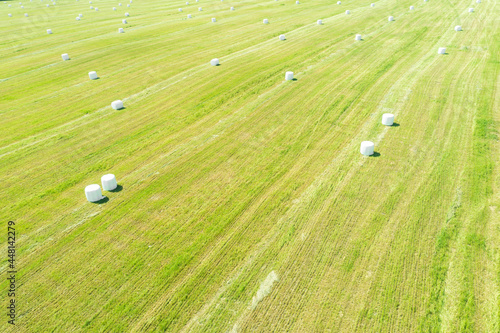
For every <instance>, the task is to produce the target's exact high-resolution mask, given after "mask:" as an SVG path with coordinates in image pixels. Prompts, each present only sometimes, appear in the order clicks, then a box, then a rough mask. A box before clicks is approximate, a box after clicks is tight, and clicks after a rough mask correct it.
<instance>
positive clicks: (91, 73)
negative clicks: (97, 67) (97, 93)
mask: <svg viewBox="0 0 500 333" xmlns="http://www.w3.org/2000/svg"><path fill="white" fill-rule="evenodd" d="M89 78H90V79H91V80H97V73H96V72H95V71H92V72H89Z"/></svg>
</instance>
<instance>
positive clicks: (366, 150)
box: [359, 141, 375, 156]
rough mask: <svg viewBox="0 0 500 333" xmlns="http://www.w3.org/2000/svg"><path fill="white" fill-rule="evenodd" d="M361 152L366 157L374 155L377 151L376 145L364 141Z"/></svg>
mask: <svg viewBox="0 0 500 333" xmlns="http://www.w3.org/2000/svg"><path fill="white" fill-rule="evenodd" d="M359 151H360V152H361V154H363V155H365V156H370V155H373V153H374V151H375V144H374V143H373V142H371V141H363V142H361V148H360V150H359Z"/></svg>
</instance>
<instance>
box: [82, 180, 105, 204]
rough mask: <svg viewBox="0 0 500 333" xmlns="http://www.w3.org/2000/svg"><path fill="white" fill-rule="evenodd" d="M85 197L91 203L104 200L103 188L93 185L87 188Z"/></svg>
mask: <svg viewBox="0 0 500 333" xmlns="http://www.w3.org/2000/svg"><path fill="white" fill-rule="evenodd" d="M85 196H86V197H87V200H88V201H90V202H97V201H99V200H102V199H103V198H104V197H103V196H102V192H101V187H100V186H99V185H97V184H92V185H89V186H87V187H85Z"/></svg>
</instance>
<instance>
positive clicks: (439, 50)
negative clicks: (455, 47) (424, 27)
mask: <svg viewBox="0 0 500 333" xmlns="http://www.w3.org/2000/svg"><path fill="white" fill-rule="evenodd" d="M445 53H446V47H440V48H439V49H438V54H445Z"/></svg>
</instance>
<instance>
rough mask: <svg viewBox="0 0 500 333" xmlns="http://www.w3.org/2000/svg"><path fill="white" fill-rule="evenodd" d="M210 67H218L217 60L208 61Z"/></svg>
mask: <svg viewBox="0 0 500 333" xmlns="http://www.w3.org/2000/svg"><path fill="white" fill-rule="evenodd" d="M210 65H212V66H219V59H217V58H214V59H212V60H210Z"/></svg>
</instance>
